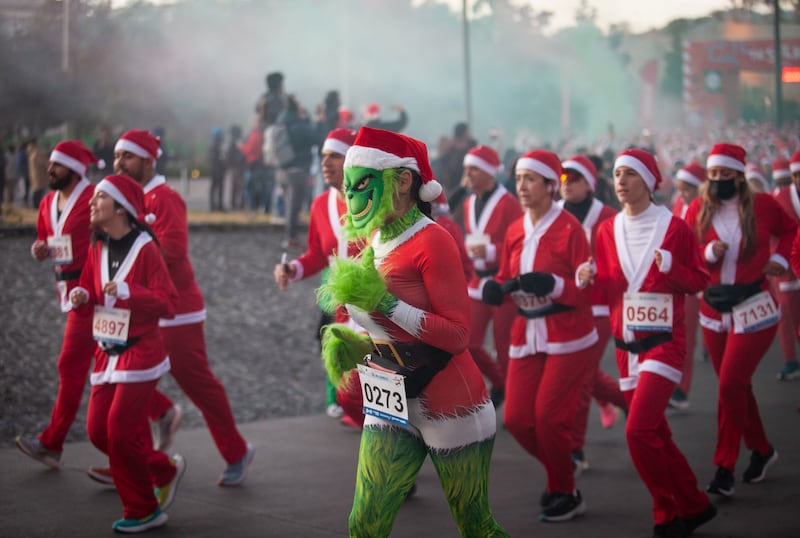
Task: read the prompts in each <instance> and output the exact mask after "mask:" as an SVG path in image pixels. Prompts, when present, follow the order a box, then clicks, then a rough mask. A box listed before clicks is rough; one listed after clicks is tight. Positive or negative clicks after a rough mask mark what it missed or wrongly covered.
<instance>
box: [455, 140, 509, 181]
mask: <svg viewBox="0 0 800 538" xmlns="http://www.w3.org/2000/svg"><path fill="white" fill-rule="evenodd" d="M464 166H474V167H476V168H480V169H481V170H483V171H484V172H486V173H487V174H489V175H490V176H495V175H496V174H497V173H498V172H499V171H500V170H502V168H503V165H502V164H500V157H499V156H498V155H497V152H496V151H495V150H494V149H493V148H490V147H489V146H475V147H474V148H472V149H471V150H469V151H468V152H467V154H466V155H464Z"/></svg>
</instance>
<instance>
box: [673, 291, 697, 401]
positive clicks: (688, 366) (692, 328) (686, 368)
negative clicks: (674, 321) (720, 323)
mask: <svg viewBox="0 0 800 538" xmlns="http://www.w3.org/2000/svg"><path fill="white" fill-rule="evenodd" d="M683 307H684V308H683V310H684V312H685V313H686V318H685V319H686V360H685V361H683V376H682V377H681V382H680V383H678V388H679V389H681V391H683V393H684V394H685V395H687V396H688V395H689V389H690V388H691V387H692V375H693V374H694V352H695V348H696V347H697V326H698V325H699V324H700V299H699V298H698V297H697V296H696V295H687V296H686V299H685V301H684V303H683Z"/></svg>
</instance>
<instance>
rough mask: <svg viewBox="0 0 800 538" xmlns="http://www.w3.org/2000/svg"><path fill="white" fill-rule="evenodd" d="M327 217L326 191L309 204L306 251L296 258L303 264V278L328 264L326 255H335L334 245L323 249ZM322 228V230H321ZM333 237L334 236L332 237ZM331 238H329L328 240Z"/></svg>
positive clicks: (327, 227) (327, 231) (328, 231)
mask: <svg viewBox="0 0 800 538" xmlns="http://www.w3.org/2000/svg"><path fill="white" fill-rule="evenodd" d="M327 219H328V193H327V192H325V193H324V194H322V195H320V196H317V197H316V198H315V199H314V202H313V203H312V205H311V216H310V218H309V221H308V247H307V249H306V251H305V252H304V253H303V254H302V255H301V256H300V257H298V258H297V262H298V263H300V264H301V265H302V266H303V278H304V279H305V278H308V277H310V276H313V275H315V274H317V273H319V272H320V271H322V270H323V269H324V268H325V267H327V266H328V256H331V255H334V256H335V255H336V247H334V248H333V249H332V251H330V252H326V251H325V247H324V246H323V243H324V242H325V241H324V237H323V233H330V234H331V235H333V232H332V231H330V225H329V224H328V222H326V220H327ZM323 229H324V232H323ZM333 239H335V238H333ZM330 240H331V238H329V242H330Z"/></svg>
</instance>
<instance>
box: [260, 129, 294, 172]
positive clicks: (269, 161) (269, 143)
mask: <svg viewBox="0 0 800 538" xmlns="http://www.w3.org/2000/svg"><path fill="white" fill-rule="evenodd" d="M294 157H295V155H294V148H292V142H291V140H290V139H289V129H288V128H287V127H286V124H285V123H273V124H272V125H270V126H269V127H267V128H266V129H265V130H264V164H266V165H267V166H275V167H277V168H282V167H284V166H286V165H287V164H289V163H290V162H292V161H293V160H294Z"/></svg>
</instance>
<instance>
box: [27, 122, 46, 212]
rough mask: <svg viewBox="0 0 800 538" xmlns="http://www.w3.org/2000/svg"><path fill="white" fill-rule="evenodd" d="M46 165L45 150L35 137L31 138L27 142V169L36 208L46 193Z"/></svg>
mask: <svg viewBox="0 0 800 538" xmlns="http://www.w3.org/2000/svg"><path fill="white" fill-rule="evenodd" d="M47 167H48V159H47V152H46V151H44V150H43V148H42V147H41V146H40V145H39V140H38V139H37V138H33V139H31V142H30V144H28V169H29V170H30V176H31V191H32V194H31V196H32V203H33V207H35V208H37V209H38V208H39V203H40V202H41V201H42V199H43V198H44V195H45V194H47V184H48V174H47Z"/></svg>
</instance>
